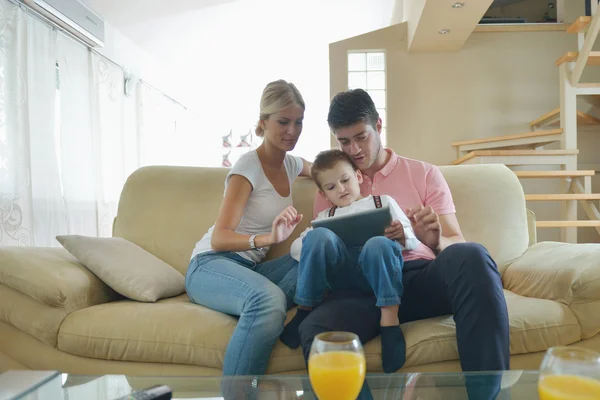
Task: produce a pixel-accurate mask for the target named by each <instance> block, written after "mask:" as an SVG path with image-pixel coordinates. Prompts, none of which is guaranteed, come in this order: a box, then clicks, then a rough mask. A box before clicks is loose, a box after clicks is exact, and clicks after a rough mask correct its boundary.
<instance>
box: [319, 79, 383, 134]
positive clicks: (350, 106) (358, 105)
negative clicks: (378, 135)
mask: <svg viewBox="0 0 600 400" xmlns="http://www.w3.org/2000/svg"><path fill="white" fill-rule="evenodd" d="M378 120H379V113H378V112H377V108H376V107H375V103H374V102H373V99H371V96H369V93H367V92H365V91H364V90H362V89H352V90H347V91H345V92H340V93H338V94H336V95H335V96H334V97H333V100H331V104H330V105H329V114H328V115H327V123H328V124H329V128H331V130H333V131H335V130H337V129H340V128H345V127H347V126H352V125H354V124H356V123H358V122H364V123H365V124H369V125H371V126H372V127H373V128H377V126H376V125H377V121H378Z"/></svg>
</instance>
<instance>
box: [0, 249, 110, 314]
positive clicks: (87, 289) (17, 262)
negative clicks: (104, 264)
mask: <svg viewBox="0 0 600 400" xmlns="http://www.w3.org/2000/svg"><path fill="white" fill-rule="evenodd" d="M0 283H2V284H4V285H6V286H8V287H10V288H13V289H14V290H16V291H18V292H20V293H23V294H25V295H27V296H29V297H30V298H32V299H34V300H36V301H38V302H40V303H43V304H47V305H49V306H52V307H59V308H62V309H64V310H65V311H66V312H67V313H69V312H71V311H75V310H79V309H81V308H85V307H89V306H93V305H96V304H102V303H106V302H109V301H111V300H115V299H116V298H118V294H117V293H115V292H114V291H113V290H112V289H111V288H110V287H108V286H106V285H105V284H104V283H103V282H102V281H101V280H100V279H98V277H97V276H96V275H94V274H93V273H92V272H90V271H89V270H88V269H87V268H85V267H84V266H83V265H81V264H80V263H79V262H78V261H77V259H76V258H75V257H73V256H72V255H71V254H69V252H68V251H66V250H65V249H63V248H60V247H57V248H44V247H27V248H24V247H0Z"/></svg>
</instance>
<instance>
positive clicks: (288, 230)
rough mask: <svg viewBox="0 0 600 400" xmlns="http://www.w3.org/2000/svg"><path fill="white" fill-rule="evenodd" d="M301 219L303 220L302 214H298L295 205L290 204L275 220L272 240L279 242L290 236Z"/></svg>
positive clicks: (274, 242)
mask: <svg viewBox="0 0 600 400" xmlns="http://www.w3.org/2000/svg"><path fill="white" fill-rule="evenodd" d="M300 221H302V214H298V211H296V209H295V208H294V207H292V206H288V207H287V208H286V209H285V210H283V211H282V212H281V214H279V215H278V216H277V217H276V218H275V220H274V221H273V226H272V229H271V242H272V243H273V244H277V243H281V242H283V241H284V240H286V239H287V238H289V237H290V235H291V234H292V232H294V229H296V226H298V224H299V223H300Z"/></svg>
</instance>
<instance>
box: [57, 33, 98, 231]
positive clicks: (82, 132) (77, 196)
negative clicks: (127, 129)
mask: <svg viewBox="0 0 600 400" xmlns="http://www.w3.org/2000/svg"><path fill="white" fill-rule="evenodd" d="M58 68H59V78H60V79H59V82H60V86H59V89H60V90H59V95H58V96H57V100H58V101H59V104H58V109H59V121H60V123H59V124H58V125H57V128H58V129H57V130H58V133H59V137H58V140H57V145H58V148H59V160H60V175H61V181H62V188H63V196H64V201H65V205H66V212H67V230H66V231H67V232H70V233H71V232H73V233H75V232H76V233H78V234H80V235H88V236H95V235H97V234H98V221H97V214H96V208H97V207H96V203H97V200H96V183H95V182H96V179H95V177H96V164H95V160H96V159H97V157H96V156H95V148H94V143H93V140H92V134H93V131H92V118H91V106H90V101H91V80H90V56H89V52H88V50H87V49H86V48H85V47H84V46H82V45H81V44H79V43H77V42H75V41H73V40H72V39H71V38H69V37H67V36H65V35H64V34H59V35H58Z"/></svg>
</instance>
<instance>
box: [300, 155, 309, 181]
mask: <svg viewBox="0 0 600 400" xmlns="http://www.w3.org/2000/svg"><path fill="white" fill-rule="evenodd" d="M301 160H302V171H300V176H306V177H308V178H310V167H311V166H312V163H311V162H308V161H306V160H305V159H304V158H301Z"/></svg>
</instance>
